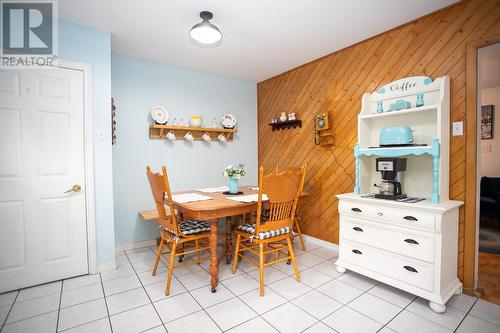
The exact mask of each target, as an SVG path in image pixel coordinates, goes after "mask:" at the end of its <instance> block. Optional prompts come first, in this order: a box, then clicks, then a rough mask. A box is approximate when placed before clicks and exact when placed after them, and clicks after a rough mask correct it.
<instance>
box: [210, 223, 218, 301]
mask: <svg viewBox="0 0 500 333" xmlns="http://www.w3.org/2000/svg"><path fill="white" fill-rule="evenodd" d="M208 272H209V273H210V276H211V279H210V285H211V286H212V292H213V293H215V292H216V291H217V289H216V288H217V285H218V284H219V261H218V259H217V219H215V220H210V267H209V268H208Z"/></svg>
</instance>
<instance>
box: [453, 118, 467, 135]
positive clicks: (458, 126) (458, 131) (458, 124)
mask: <svg viewBox="0 0 500 333" xmlns="http://www.w3.org/2000/svg"><path fill="white" fill-rule="evenodd" d="M452 129H453V130H452V135H453V136H460V135H464V122H463V121H454V122H453V124H452Z"/></svg>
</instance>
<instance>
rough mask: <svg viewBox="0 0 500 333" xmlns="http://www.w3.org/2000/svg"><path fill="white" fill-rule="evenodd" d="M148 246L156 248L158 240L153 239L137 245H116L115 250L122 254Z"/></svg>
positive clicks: (136, 243)
mask: <svg viewBox="0 0 500 333" xmlns="http://www.w3.org/2000/svg"><path fill="white" fill-rule="evenodd" d="M146 246H156V239H151V240H147V241H142V242H135V243H127V244H118V245H116V247H115V250H116V252H121V251H125V250H132V249H138V248H141V247H146Z"/></svg>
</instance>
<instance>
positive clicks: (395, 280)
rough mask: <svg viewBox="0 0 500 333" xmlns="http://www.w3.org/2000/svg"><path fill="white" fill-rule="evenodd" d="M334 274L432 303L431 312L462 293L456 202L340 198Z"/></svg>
mask: <svg viewBox="0 0 500 333" xmlns="http://www.w3.org/2000/svg"><path fill="white" fill-rule="evenodd" d="M337 197H338V198H339V214H340V237H339V238H340V242H339V248H340V252H339V259H338V260H337V262H336V265H337V270H338V271H339V272H340V273H344V272H345V271H346V269H349V270H352V271H354V272H357V273H360V274H363V275H365V276H368V277H370V278H373V279H375V280H378V281H381V282H384V283H386V284H389V285H391V286H394V287H396V288H399V289H402V290H405V291H407V292H409V293H412V294H415V295H418V296H420V297H422V298H425V299H427V300H429V301H430V303H429V305H430V307H431V309H432V310H434V311H435V312H439V313H441V312H444V311H445V310H446V306H445V304H446V302H447V301H448V300H449V299H450V297H451V296H453V294H455V293H461V292H462V284H461V282H460V281H459V280H458V278H457V256H458V208H459V207H460V205H462V202H460V201H451V200H448V201H444V202H441V203H439V204H433V203H431V202H430V201H428V200H426V201H423V202H419V203H401V202H395V201H391V200H383V199H371V198H363V197H361V196H360V195H357V194H353V193H350V194H341V195H338V196H337Z"/></svg>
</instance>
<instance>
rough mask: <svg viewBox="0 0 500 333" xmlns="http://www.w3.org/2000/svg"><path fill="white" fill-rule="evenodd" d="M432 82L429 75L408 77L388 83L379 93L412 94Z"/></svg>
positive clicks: (388, 94) (389, 94)
mask: <svg viewBox="0 0 500 333" xmlns="http://www.w3.org/2000/svg"><path fill="white" fill-rule="evenodd" d="M431 83H432V80H431V78H429V77H427V76H413V77H407V78H404V79H401V80H397V81H392V82H391V83H388V84H386V85H385V86H383V87H382V88H380V90H379V91H378V93H379V94H381V95H386V96H391V95H402V94H411V93H416V92H417V91H421V90H422V89H423V88H424V86H427V85H429V84H431Z"/></svg>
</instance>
